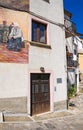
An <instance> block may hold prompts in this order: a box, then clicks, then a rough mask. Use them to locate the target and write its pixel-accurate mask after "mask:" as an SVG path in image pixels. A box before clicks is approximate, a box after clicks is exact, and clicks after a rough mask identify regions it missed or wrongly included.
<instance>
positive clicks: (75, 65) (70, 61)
mask: <svg viewBox="0 0 83 130" xmlns="http://www.w3.org/2000/svg"><path fill="white" fill-rule="evenodd" d="M77 66H78V61H73V60H68V61H67V67H77Z"/></svg>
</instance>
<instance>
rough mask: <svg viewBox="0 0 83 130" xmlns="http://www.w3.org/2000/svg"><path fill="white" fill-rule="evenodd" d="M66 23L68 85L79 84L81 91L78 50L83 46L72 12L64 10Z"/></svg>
mask: <svg viewBox="0 0 83 130" xmlns="http://www.w3.org/2000/svg"><path fill="white" fill-rule="evenodd" d="M64 14H65V17H64V23H65V29H66V31H65V33H66V56H67V85H68V86H75V85H76V86H77V92H78V91H79V63H78V50H79V47H80V46H81V40H80V38H79V36H80V34H79V35H78V33H77V32H76V25H75V23H73V22H72V21H71V18H72V14H71V13H70V12H68V11H67V10H65V11H64Z"/></svg>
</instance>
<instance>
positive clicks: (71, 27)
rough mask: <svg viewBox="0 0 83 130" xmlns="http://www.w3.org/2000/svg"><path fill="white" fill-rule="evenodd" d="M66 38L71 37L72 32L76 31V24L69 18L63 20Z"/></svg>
mask: <svg viewBox="0 0 83 130" xmlns="http://www.w3.org/2000/svg"><path fill="white" fill-rule="evenodd" d="M64 24H65V34H66V38H68V37H71V36H72V33H74V32H76V25H75V23H73V22H72V21H70V20H69V19H66V18H65V20H64Z"/></svg>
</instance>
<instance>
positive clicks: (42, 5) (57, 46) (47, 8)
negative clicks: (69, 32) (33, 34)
mask: <svg viewBox="0 0 83 130" xmlns="http://www.w3.org/2000/svg"><path fill="white" fill-rule="evenodd" d="M30 4H31V5H30V11H32V12H34V13H36V14H38V15H41V16H44V17H46V18H47V19H50V20H53V21H55V22H60V23H62V24H63V22H64V16H63V3H62V0H56V1H55V0H50V4H49V3H47V2H44V1H42V0H36V2H35V1H34V0H30ZM40 20H41V19H40ZM48 35H49V43H50V45H51V48H52V49H46V48H39V47H36V46H30V48H29V65H28V69H29V71H31V72H32V71H33V72H34V71H36V72H38V71H39V72H40V67H41V66H43V67H44V68H45V71H48V70H51V72H52V73H53V81H51V82H53V83H52V85H53V86H52V87H51V88H52V89H53V91H54V89H55V88H56V91H54V93H53V94H54V101H61V100H66V99H67V87H66V80H67V79H66V52H65V32H64V30H63V29H62V28H60V27H58V26H56V25H54V24H51V23H49V34H48ZM30 40H31V39H30ZM57 78H62V83H60V84H58V83H57Z"/></svg>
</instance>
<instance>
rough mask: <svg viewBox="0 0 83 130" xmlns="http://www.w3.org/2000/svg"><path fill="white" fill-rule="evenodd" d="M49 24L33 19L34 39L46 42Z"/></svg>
mask: <svg viewBox="0 0 83 130" xmlns="http://www.w3.org/2000/svg"><path fill="white" fill-rule="evenodd" d="M46 30H47V25H46V24H43V23H40V22H37V21H34V20H32V41H34V42H40V43H46V41H47V40H46Z"/></svg>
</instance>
